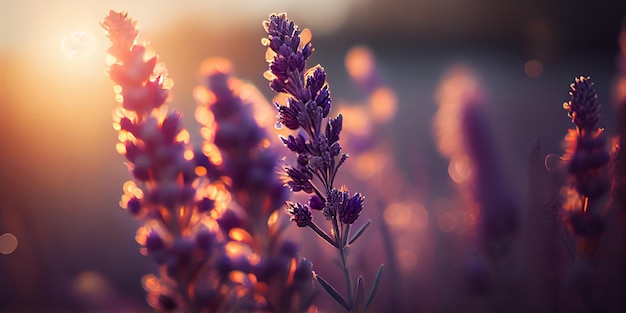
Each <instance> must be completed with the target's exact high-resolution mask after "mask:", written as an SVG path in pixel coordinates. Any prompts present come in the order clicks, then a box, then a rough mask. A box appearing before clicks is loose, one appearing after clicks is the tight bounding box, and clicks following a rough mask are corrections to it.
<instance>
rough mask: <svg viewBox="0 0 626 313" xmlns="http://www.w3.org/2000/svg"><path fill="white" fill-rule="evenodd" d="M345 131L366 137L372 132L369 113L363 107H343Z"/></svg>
mask: <svg viewBox="0 0 626 313" xmlns="http://www.w3.org/2000/svg"><path fill="white" fill-rule="evenodd" d="M341 114H342V115H343V117H344V119H343V129H345V130H346V131H348V132H351V133H354V134H357V135H364V134H367V133H369V132H370V130H371V129H370V128H371V121H370V117H369V115H368V114H367V111H366V110H365V109H364V108H363V107H362V106H350V107H342V108H341Z"/></svg>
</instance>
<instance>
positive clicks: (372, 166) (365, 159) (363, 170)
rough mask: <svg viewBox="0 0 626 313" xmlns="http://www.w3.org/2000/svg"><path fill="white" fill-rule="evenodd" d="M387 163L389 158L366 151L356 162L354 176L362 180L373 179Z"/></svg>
mask: <svg viewBox="0 0 626 313" xmlns="http://www.w3.org/2000/svg"><path fill="white" fill-rule="evenodd" d="M386 163H387V157H386V156H384V155H382V154H379V153H376V152H373V151H366V152H363V153H361V154H359V155H358V156H357V157H356V160H355V170H354V175H355V176H356V177H357V178H358V179H361V180H366V179H368V178H371V177H372V176H373V175H374V174H376V173H378V172H379V171H380V170H381V169H382V168H383V166H384V165H385V164H386Z"/></svg>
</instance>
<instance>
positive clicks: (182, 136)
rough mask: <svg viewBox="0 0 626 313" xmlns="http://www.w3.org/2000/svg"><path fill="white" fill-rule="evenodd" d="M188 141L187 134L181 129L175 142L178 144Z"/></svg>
mask: <svg viewBox="0 0 626 313" xmlns="http://www.w3.org/2000/svg"><path fill="white" fill-rule="evenodd" d="M189 139H190V136H189V132H188V131H187V130H186V129H183V130H182V131H180V133H178V135H176V141H178V142H184V143H189Z"/></svg>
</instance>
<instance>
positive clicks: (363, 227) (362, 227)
mask: <svg viewBox="0 0 626 313" xmlns="http://www.w3.org/2000/svg"><path fill="white" fill-rule="evenodd" d="M371 223H372V220H368V221H367V223H365V224H363V226H361V228H359V230H357V231H356V233H354V236H352V238H351V239H350V241H349V242H348V245H351V244H352V243H353V242H354V241H355V240H357V238H359V237H361V235H362V234H363V232H364V231H365V229H367V227H368V226H370V224H371Z"/></svg>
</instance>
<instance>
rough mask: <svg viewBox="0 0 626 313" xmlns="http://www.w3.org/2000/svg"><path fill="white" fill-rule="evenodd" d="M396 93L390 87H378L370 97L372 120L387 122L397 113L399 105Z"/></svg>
mask: <svg viewBox="0 0 626 313" xmlns="http://www.w3.org/2000/svg"><path fill="white" fill-rule="evenodd" d="M397 102H398V100H397V97H396V93H395V92H393V90H391V89H390V88H387V87H381V88H377V89H376V90H375V91H374V92H373V93H372V95H371V96H370V99H369V109H370V111H371V115H372V120H374V121H375V122H377V123H386V122H388V121H389V120H391V118H393V117H394V115H396V110H397V107H398V104H397Z"/></svg>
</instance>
